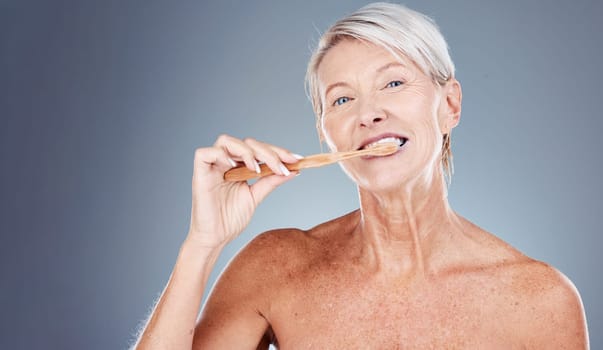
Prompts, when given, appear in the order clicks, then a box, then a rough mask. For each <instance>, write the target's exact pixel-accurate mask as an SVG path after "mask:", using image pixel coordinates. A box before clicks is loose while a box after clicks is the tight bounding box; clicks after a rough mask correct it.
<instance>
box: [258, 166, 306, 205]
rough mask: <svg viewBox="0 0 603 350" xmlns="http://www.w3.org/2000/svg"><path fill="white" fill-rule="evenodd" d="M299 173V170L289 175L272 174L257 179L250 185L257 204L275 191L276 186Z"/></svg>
mask: <svg viewBox="0 0 603 350" xmlns="http://www.w3.org/2000/svg"><path fill="white" fill-rule="evenodd" d="M297 175H299V172H297V171H293V172H291V174H289V175H288V176H278V175H270V176H265V177H263V178H261V179H259V180H258V181H256V183H254V184H253V185H251V187H250V190H251V194H252V195H253V198H254V201H255V204H256V205H258V204H260V202H262V201H263V200H264V198H266V196H267V195H268V194H269V193H270V192H272V191H274V189H275V188H277V187H278V186H280V185H282V184H284V183H285V182H287V181H290V180H291V179H293V178H294V177H296V176H297Z"/></svg>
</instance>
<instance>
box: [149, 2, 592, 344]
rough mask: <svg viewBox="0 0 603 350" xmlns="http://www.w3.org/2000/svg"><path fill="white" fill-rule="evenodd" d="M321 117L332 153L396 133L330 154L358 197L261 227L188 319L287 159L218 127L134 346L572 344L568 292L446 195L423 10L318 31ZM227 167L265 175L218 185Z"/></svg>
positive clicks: (440, 117)
mask: <svg viewBox="0 0 603 350" xmlns="http://www.w3.org/2000/svg"><path fill="white" fill-rule="evenodd" d="M307 79H308V85H309V90H310V94H311V98H312V103H313V106H314V109H315V111H316V115H317V118H318V125H319V129H320V132H321V136H323V138H324V140H326V142H327V144H328V145H329V147H330V148H331V150H333V151H348V150H357V149H362V148H365V147H371V146H373V145H374V144H375V143H378V142H382V141H392V140H393V141H395V142H398V143H399V145H400V146H399V148H398V151H397V152H395V153H394V154H392V155H389V156H384V157H363V158H355V159H351V160H347V161H344V162H342V164H341V165H342V167H343V169H344V171H345V172H346V173H347V175H348V176H349V177H350V178H351V179H352V180H353V181H354V182H355V183H356V184H357V188H358V195H359V199H360V208H359V209H358V210H356V211H354V212H352V213H349V214H347V215H344V216H342V217H339V218H336V219H334V220H331V221H328V222H326V223H322V224H320V225H318V226H316V227H314V228H312V229H310V230H307V231H303V230H298V229H280V230H274V231H270V232H266V233H263V234H261V235H259V236H258V237H256V238H255V239H254V240H253V241H252V242H251V243H249V244H248V245H247V247H245V248H244V249H243V250H242V251H241V252H240V253H239V254H238V256H237V257H236V258H235V259H234V260H233V261H232V262H231V264H230V265H229V267H228V268H227V269H226V270H225V272H224V273H223V274H222V276H221V277H220V279H219V281H218V282H217V284H216V286H215V288H214V289H213V291H212V293H211V295H210V297H209V299H208V300H207V303H206V305H205V306H204V309H203V311H202V313H201V317H200V318H199V319H198V320H197V316H198V310H199V307H200V303H201V298H202V295H203V291H204V290H205V287H206V282H207V279H208V276H209V274H210V271H211V270H212V268H213V266H214V263H215V261H216V258H217V257H218V255H219V253H220V251H221V250H222V249H223V248H224V246H225V245H226V244H227V243H228V242H230V241H231V240H232V239H234V238H235V237H236V236H237V235H238V234H239V233H240V232H241V231H242V230H243V229H244V228H245V226H246V225H247V223H248V222H249V220H250V219H251V217H252V214H253V212H254V210H255V208H256V206H257V205H258V204H259V203H260V202H261V201H262V199H263V198H264V197H265V196H266V195H268V194H269V193H270V192H271V191H272V190H273V189H274V188H276V187H277V186H279V185H281V184H283V183H285V182H287V181H289V180H291V179H293V178H294V177H295V174H294V173H291V172H290V171H289V170H287V168H286V167H285V164H287V163H289V164H290V163H295V162H297V161H298V157H297V156H296V155H294V154H292V153H290V152H289V151H287V150H285V149H282V148H279V147H276V146H273V145H269V144H265V143H262V142H259V141H256V140H253V139H246V140H239V139H236V138H233V137H230V136H221V137H219V138H218V140H217V142H216V143H215V144H214V146H212V147H208V148H201V149H198V150H197V151H196V153H195V160H194V171H193V185H192V187H193V203H192V215H191V216H192V218H191V225H190V231H189V234H188V236H187V238H186V240H185V242H184V243H183V244H182V247H181V250H180V254H179V256H178V259H177V262H176V265H175V267H174V270H173V273H172V276H171V278H170V281H169V282H168V284H167V287H166V288H165V290H164V292H163V294H162V296H161V298H160V300H159V302H158V303H157V305H156V307H155V309H154V311H153V313H152V315H151V317H150V319H149V321H148V323H147V325H146V327H145V329H144V331H143V333H142V335H141V336H140V339H139V341H138V344H137V345H138V347H139V348H141V349H151V348H153V349H155V348H157V349H167V348H170V349H172V348H179V349H180V348H182V349H189V348H195V349H252V348H266V347H267V346H268V344H270V343H272V344H275V345H277V346H278V347H280V348H283V349H307V348H308V349H355V348H362V349H398V348H404V349H426V348H429V349H432V348H454V349H524V348H530V349H552V348H555V349H584V348H588V335H587V329H586V322H585V317H584V312H583V308H582V304H581V301H580V297H579V294H578V292H577V290H576V289H575V288H574V286H573V285H572V283H571V282H570V281H569V280H568V279H567V278H566V277H564V276H563V275H562V274H561V273H560V272H558V271H557V270H555V269H554V268H553V267H551V266H549V265H546V264H544V263H542V262H539V261H535V260H533V259H531V258H529V257H527V256H525V255H523V254H522V253H520V252H519V251H517V250H515V249H514V248H512V247H511V246H509V245H508V244H506V243H504V242H503V241H501V240H500V239H499V238H497V237H495V236H494V235H492V234H490V233H488V232H486V231H484V230H483V229H481V228H479V227H477V226H475V225H474V224H472V223H470V222H469V221H467V220H466V219H464V218H462V217H461V216H459V215H458V214H456V213H455V212H454V211H453V210H452V209H451V208H450V205H449V204H448V201H447V190H446V189H447V188H446V181H445V180H446V178H448V177H449V175H450V167H451V163H450V160H451V153H450V134H451V131H452V129H453V128H454V127H455V126H456V125H457V124H458V122H459V117H460V114H461V97H462V94H461V86H460V84H459V82H458V81H457V80H456V79H455V77H454V65H453V63H452V60H451V59H450V56H449V53H448V49H447V45H446V42H445V41H444V39H443V37H442V35H441V34H440V32H439V31H438V29H437V27H436V26H435V24H434V23H433V22H432V21H431V19H429V18H428V17H426V16H424V15H422V14H419V13H417V12H414V11H412V10H409V9H407V8H405V7H403V6H399V5H394V4H384V3H376V4H370V5H368V6H365V7H363V8H361V9H360V10H358V11H357V12H355V13H353V14H352V15H350V16H348V17H345V18H343V19H342V20H340V21H338V22H337V23H336V24H335V25H334V26H333V27H331V28H330V29H329V30H328V31H327V32H326V33H325V34H324V35H323V37H322V39H321V41H320V43H319V45H318V47H317V49H316V51H315V52H314V55H313V56H312V58H311V60H310V63H309V67H308V75H307ZM237 162H240V163H244V164H245V166H247V167H248V168H249V169H251V170H255V169H257V168H258V162H264V163H266V164H267V165H268V166H269V167H270V168H271V169H272V170H273V171H274V173H275V175H272V176H269V177H265V178H262V179H260V180H258V181H257V182H255V183H254V184H252V185H250V184H248V183H247V182H234V183H233V182H225V180H224V173H225V172H226V171H227V170H229V169H230V168H232V167H234V166H235V165H236V164H237Z"/></svg>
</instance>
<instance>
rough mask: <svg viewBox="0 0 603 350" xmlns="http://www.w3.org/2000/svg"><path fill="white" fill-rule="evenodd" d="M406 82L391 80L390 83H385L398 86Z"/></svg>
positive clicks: (388, 86)
mask: <svg viewBox="0 0 603 350" xmlns="http://www.w3.org/2000/svg"><path fill="white" fill-rule="evenodd" d="M402 84H404V83H403V82H401V81H400V80H394V81H390V82H389V83H387V85H385V87H387V88H390V87H396V86H400V85H402Z"/></svg>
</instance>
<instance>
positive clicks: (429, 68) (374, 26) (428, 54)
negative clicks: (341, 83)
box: [306, 2, 454, 180]
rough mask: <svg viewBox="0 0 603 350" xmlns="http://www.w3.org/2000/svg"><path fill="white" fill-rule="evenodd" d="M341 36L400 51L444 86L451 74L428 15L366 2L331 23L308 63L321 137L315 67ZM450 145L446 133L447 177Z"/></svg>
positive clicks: (444, 47) (451, 67)
mask: <svg viewBox="0 0 603 350" xmlns="http://www.w3.org/2000/svg"><path fill="white" fill-rule="evenodd" d="M344 39H356V40H362V41H366V42H370V43H373V44H375V45H379V46H381V47H383V48H385V49H387V50H388V51H390V52H391V53H392V54H393V55H394V56H395V57H397V58H399V59H400V54H402V55H403V56H405V57H407V58H408V59H410V60H412V61H413V62H414V63H415V64H416V65H417V66H418V67H419V69H421V70H422V71H423V73H424V74H426V75H427V76H429V77H431V79H432V80H433V82H434V83H435V84H439V85H444V84H446V83H447V82H448V81H449V80H450V79H452V78H453V77H454V63H453V62H452V59H451V58H450V54H449V52H448V44H446V41H445V40H444V37H443V36H442V34H441V33H440V31H439V29H438V27H437V25H436V24H435V22H434V21H433V20H432V19H431V18H429V17H428V16H426V15H424V14H422V13H419V12H416V11H413V10H411V9H409V8H407V7H405V6H402V5H398V4H390V3H383V2H376V3H372V4H369V5H366V6H364V7H362V8H360V9H359V10H357V11H356V12H354V13H352V14H351V15H349V16H347V17H344V18H342V19H340V20H339V21H337V22H336V23H335V24H334V25H333V26H331V28H329V29H328V30H327V31H326V33H324V34H323V35H322V37H321V38H320V41H319V42H318V46H317V47H316V49H315V50H314V52H313V54H312V57H311V58H310V61H309V63H308V70H307V73H306V89H307V93H308V96H309V98H310V101H311V102H312V106H313V108H314V113H315V114H316V126H317V129H318V132H319V135H320V137H321V140H322V131H321V124H322V114H323V110H322V103H323V101H322V99H321V96H320V92H319V90H318V76H317V74H318V67H319V66H320V63H321V62H322V59H323V58H324V56H325V54H326V53H327V52H328V51H329V50H330V49H332V48H333V47H334V46H335V45H337V44H338V43H339V42H340V41H342V40H344ZM450 145H451V139H450V134H446V135H444V138H443V142H442V167H443V170H444V174H445V176H446V177H447V179H448V180H450V177H451V175H452V172H453V166H452V151H451V149H450Z"/></svg>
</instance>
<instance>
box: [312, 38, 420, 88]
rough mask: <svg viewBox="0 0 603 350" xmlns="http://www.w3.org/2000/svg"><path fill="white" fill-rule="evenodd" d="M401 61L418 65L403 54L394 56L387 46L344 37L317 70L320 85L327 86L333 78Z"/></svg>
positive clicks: (407, 65)
mask: <svg viewBox="0 0 603 350" xmlns="http://www.w3.org/2000/svg"><path fill="white" fill-rule="evenodd" d="M395 62H398V63H401V64H402V65H404V66H406V67H407V68H411V69H416V68H417V67H416V66H415V65H414V64H413V63H412V61H411V60H409V59H408V58H407V57H406V56H404V55H403V54H401V53H400V54H399V55H397V56H394V55H393V54H392V53H391V52H390V51H389V50H387V49H386V48H384V47H382V46H379V45H376V44H373V43H370V42H367V41H363V40H356V39H344V40H342V41H340V42H339V43H337V44H336V45H335V46H333V47H332V48H331V49H329V51H327V53H326V54H325V56H324V57H323V59H322V61H321V62H320V65H319V67H318V70H317V77H318V82H319V85H321V86H325V85H326V84H330V83H332V82H333V80H339V79H345V78H346V76H348V75H352V74H358V73H360V72H362V71H367V72H370V71H373V72H374V71H376V70H377V69H378V68H380V67H382V66H384V65H386V64H388V63H395Z"/></svg>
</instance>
